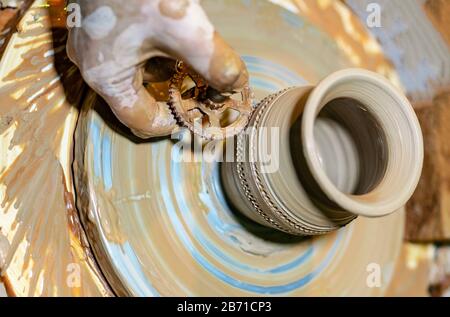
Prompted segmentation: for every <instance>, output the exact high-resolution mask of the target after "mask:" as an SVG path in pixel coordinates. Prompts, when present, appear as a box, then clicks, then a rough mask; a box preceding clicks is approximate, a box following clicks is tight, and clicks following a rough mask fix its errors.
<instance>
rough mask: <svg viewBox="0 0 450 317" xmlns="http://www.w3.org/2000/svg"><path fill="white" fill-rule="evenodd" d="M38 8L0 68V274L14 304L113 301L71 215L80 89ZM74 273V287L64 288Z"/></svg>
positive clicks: (59, 38)
mask: <svg viewBox="0 0 450 317" xmlns="http://www.w3.org/2000/svg"><path fill="white" fill-rule="evenodd" d="M41 5H42V3H41V2H40V1H37V2H35V4H34V5H33V7H32V8H31V9H30V10H29V11H28V12H27V13H26V15H25V17H24V18H23V20H22V21H21V23H20V24H19V25H18V29H19V32H18V33H16V34H14V36H13V38H12V39H11V42H10V44H9V46H8V48H7V50H6V52H5V54H4V56H3V57H2V61H1V65H0V69H1V72H2V80H1V82H0V96H1V97H0V117H1V122H0V133H1V136H0V147H1V152H2V158H1V162H0V183H1V185H2V186H1V190H0V196H1V197H2V201H1V207H0V210H1V211H2V212H1V213H0V227H1V228H2V232H3V233H4V234H5V237H6V239H7V241H8V244H9V245H8V247H7V248H6V250H2V253H3V254H5V255H6V256H5V259H4V261H3V265H2V268H1V269H2V274H3V278H4V280H5V281H7V282H8V283H7V285H8V287H7V288H8V292H9V294H15V295H18V296H83V295H84V296H86V295H97V296H98V295H111V294H112V293H111V291H110V290H109V287H108V286H107V284H106V282H105V281H104V279H103V277H102V275H101V274H100V272H99V271H98V268H97V267H96V264H95V262H94V260H93V257H92V255H91V254H90V251H89V247H88V242H87V240H86V238H85V235H84V233H83V231H82V229H81V225H80V223H79V220H78V215H77V213H76V211H75V209H74V207H73V206H74V202H73V194H72V189H73V186H72V177H71V172H70V171H71V167H70V164H71V146H70V144H71V142H72V137H71V134H72V133H73V129H74V125H75V122H76V119H77V114H78V110H77V102H78V100H79V98H80V97H81V96H82V92H83V89H82V88H83V84H82V81H81V78H80V76H79V75H78V74H77V71H76V68H75V67H74V66H73V65H72V64H71V63H70V61H69V60H68V59H67V57H65V54H64V52H65V39H66V34H65V32H64V31H61V32H58V31H56V33H54V34H52V32H51V31H50V19H49V16H48V15H47V11H46V10H45V9H43V8H40V6H41ZM66 85H67V86H66ZM65 87H70V92H68V91H66V90H65ZM72 272H75V273H76V274H78V275H79V277H80V279H81V283H80V284H78V283H75V284H71V283H68V281H70V280H71V278H72V276H71V275H70V273H72Z"/></svg>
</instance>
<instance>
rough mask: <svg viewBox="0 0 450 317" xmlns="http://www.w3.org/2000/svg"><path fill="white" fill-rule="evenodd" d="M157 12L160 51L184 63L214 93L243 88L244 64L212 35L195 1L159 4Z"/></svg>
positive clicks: (187, 0) (183, 0)
mask: <svg viewBox="0 0 450 317" xmlns="http://www.w3.org/2000/svg"><path fill="white" fill-rule="evenodd" d="M157 9H158V10H159V14H161V26H160V29H159V30H158V31H159V33H158V39H157V41H159V44H160V45H161V46H162V47H161V49H163V50H167V51H168V52H169V53H170V54H171V55H174V56H176V57H177V58H180V59H181V60H183V61H185V62H186V63H188V64H189V65H190V66H191V67H192V68H194V69H195V70H196V71H197V72H198V73H199V74H200V75H202V76H203V77H204V78H205V79H206V80H207V81H208V82H209V83H210V84H211V86H213V87H214V88H216V89H217V90H220V91H233V90H237V89H241V88H243V86H244V85H245V84H246V83H247V82H248V72H247V68H246V66H245V64H244V62H243V61H242V60H241V58H240V57H239V55H238V54H237V53H236V52H235V51H234V50H233V49H232V48H231V47H230V46H229V45H228V44H227V43H226V42H225V41H224V39H223V38H222V37H221V36H220V35H219V34H218V33H217V32H215V30H214V27H213V25H212V24H211V22H210V21H209V19H208V17H207V16H206V14H205V12H204V11H203V9H202V7H201V6H200V5H199V4H198V1H193V0H191V1H189V0H163V1H160V2H159V5H158V8H157Z"/></svg>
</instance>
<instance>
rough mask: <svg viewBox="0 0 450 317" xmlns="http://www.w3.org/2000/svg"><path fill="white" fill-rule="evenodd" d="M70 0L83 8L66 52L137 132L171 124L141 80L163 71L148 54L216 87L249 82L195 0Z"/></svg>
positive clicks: (155, 131) (165, 129) (162, 131)
mask: <svg viewBox="0 0 450 317" xmlns="http://www.w3.org/2000/svg"><path fill="white" fill-rule="evenodd" d="M70 2H72V3H77V4H79V5H80V8H81V14H82V23H81V27H73V28H71V29H70V30H69V39H68V45H67V50H68V55H69V57H70V59H71V60H72V61H73V62H74V63H75V64H76V65H77V66H78V67H79V69H80V71H81V74H82V76H83V78H84V80H85V81H86V82H87V83H88V84H89V86H91V88H93V89H94V90H95V91H96V92H97V93H98V94H100V95H101V96H102V97H103V98H104V99H105V100H106V102H107V103H108V104H109V105H110V107H111V109H112V110H113V112H114V113H115V114H116V116H117V117H118V118H119V120H120V121H121V122H122V123H124V124H125V125H127V126H128V127H129V128H130V129H131V130H132V131H133V133H134V134H136V135H138V136H140V137H143V138H147V137H156V136H162V135H168V134H170V133H171V132H172V130H173V129H174V127H175V120H174V119H173V118H172V116H171V114H170V112H169V110H168V107H167V105H166V104H165V103H162V102H157V101H156V100H155V99H154V98H153V97H152V96H151V95H150V94H149V92H148V91H147V90H146V89H145V87H144V86H143V78H144V76H147V77H152V76H154V77H155V78H156V79H158V78H161V77H164V74H161V72H164V67H158V66H157V65H158V64H160V63H153V65H155V66H154V67H152V66H151V65H152V63H148V61H149V60H150V59H151V58H153V57H155V56H166V57H171V58H173V59H180V60H183V61H185V62H186V63H188V64H189V65H190V66H191V67H192V68H193V69H194V70H195V71H196V72H197V73H199V74H200V75H202V76H203V77H204V78H205V79H206V80H207V81H208V83H209V84H210V85H211V86H212V87H214V88H215V89H217V90H219V91H221V92H229V91H233V90H237V89H240V88H242V87H243V86H244V85H245V84H246V83H247V81H248V73H247V70H246V67H245V64H244V63H243V61H242V60H241V59H240V57H239V56H238V55H237V54H236V53H235V52H234V51H233V49H232V48H231V47H230V46H228V45H227V44H226V43H225V41H224V40H223V38H222V37H221V36H220V35H219V34H218V33H217V32H215V30H214V26H213V25H212V24H211V22H210V21H209V19H208V17H207V16H206V14H205V12H204V10H203V9H202V7H201V6H200V4H199V1H198V0H132V1H123V0H77V1H70ZM149 65H150V66H149ZM152 68H154V69H152Z"/></svg>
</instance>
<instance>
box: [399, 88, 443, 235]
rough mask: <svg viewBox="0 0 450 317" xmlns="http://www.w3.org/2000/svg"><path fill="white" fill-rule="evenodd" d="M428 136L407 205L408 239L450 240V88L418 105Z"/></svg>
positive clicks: (419, 115) (419, 116) (417, 109)
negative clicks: (415, 183) (414, 186)
mask: <svg viewBox="0 0 450 317" xmlns="http://www.w3.org/2000/svg"><path fill="white" fill-rule="evenodd" d="M416 113H417V116H418V118H419V121H420V124H421V127H422V132H423V136H424V144H425V147H424V150H425V158H424V166H423V171H422V177H421V180H420V182H419V185H418V187H417V189H416V191H415V193H414V195H413V197H412V198H411V200H410V201H409V202H408V204H407V210H408V213H407V224H406V239H407V240H410V241H421V242H423V241H445V240H449V241H450V125H449V122H450V89H448V90H446V91H443V92H441V93H440V94H438V95H437V96H436V97H435V98H434V99H433V101H432V103H430V104H417V105H416Z"/></svg>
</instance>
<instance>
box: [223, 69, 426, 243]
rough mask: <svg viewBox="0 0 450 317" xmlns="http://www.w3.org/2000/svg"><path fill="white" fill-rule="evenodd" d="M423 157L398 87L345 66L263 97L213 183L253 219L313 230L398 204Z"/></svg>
mask: <svg viewBox="0 0 450 317" xmlns="http://www.w3.org/2000/svg"><path fill="white" fill-rule="evenodd" d="M270 149H272V152H274V153H270ZM269 154H270V155H269ZM268 158H270V159H268ZM277 160H278V161H277ZM422 161H423V142H422V134H421V130H420V126H419V123H418V120H417V117H416V115H415V113H414V111H413V108H412V107H411V105H410V103H409V102H408V100H407V99H406V98H405V96H404V95H403V94H402V93H401V92H399V91H397V90H396V88H394V87H393V86H392V85H391V84H390V83H389V82H388V81H387V80H386V79H384V78H383V77H381V76H379V75H377V74H375V73H372V72H369V71H365V70H359V69H348V70H343V71H338V72H336V73H334V74H332V75H330V76H328V77H327V78H325V79H324V80H323V81H322V82H320V83H319V84H318V85H317V86H316V87H294V88H290V89H286V90H284V91H282V92H280V93H277V94H275V95H271V96H269V97H267V98H266V99H264V100H263V101H262V102H261V103H260V105H259V106H258V108H257V110H256V111H255V113H254V115H253V117H252V120H251V123H250V126H249V129H248V130H247V131H246V133H243V134H241V135H240V136H239V137H238V138H237V142H236V162H232V163H231V162H228V163H224V164H223V167H222V182H223V186H224V189H225V191H226V193H227V196H228V198H229V200H230V202H231V203H232V204H233V205H234V206H235V207H236V208H237V209H238V210H240V211H241V212H242V213H244V214H245V215H246V216H248V217H250V218H251V219H253V220H254V221H257V222H258V223H260V224H263V225H265V226H270V227H273V228H275V229H279V230H282V231H285V232H288V233H291V234H296V235H315V234H323V233H326V232H329V231H332V230H336V229H338V228H340V227H342V226H345V225H346V224H348V223H349V222H351V221H352V220H353V219H355V218H356V217H357V216H358V215H362V216H367V217H380V216H385V215H388V214H390V213H393V212H395V211H396V210H398V209H400V208H401V207H402V206H403V205H404V204H405V203H406V201H407V200H408V199H409V198H410V197H411V195H412V193H413V191H414V189H415V188H416V185H417V183H418V180H419V177H420V173H421V169H422Z"/></svg>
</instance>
